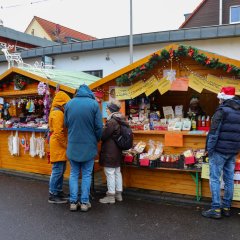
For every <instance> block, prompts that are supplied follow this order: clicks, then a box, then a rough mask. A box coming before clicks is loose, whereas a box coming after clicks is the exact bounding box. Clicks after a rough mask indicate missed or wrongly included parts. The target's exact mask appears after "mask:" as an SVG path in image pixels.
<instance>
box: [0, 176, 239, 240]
mask: <svg viewBox="0 0 240 240" xmlns="http://www.w3.org/2000/svg"><path fill="white" fill-rule="evenodd" d="M47 197H48V185H47V182H44V181H38V180H29V179H26V178H21V177H15V176H8V175H5V174H1V173H0V240H55V239H56V240H67V239H68V240H75V239H76V240H77V239H78V240H81V239H83V240H85V239H86V240H87V239H91V240H94V239H101V240H105V239H106V240H107V239H109V240H110V239H114V240H118V239H119V240H120V239H121V240H122V239H124V240H128V239H129V240H130V239H131V240H132V239H147V240H151V239H163V240H165V239H169V240H175V239H178V240H185V239H188V240H191V239H193V240H198V239H201V240H203V239H204V240H208V239H209V240H214V239H218V240H223V239H224V240H231V239H236V240H239V239H240V215H239V214H238V212H240V210H237V209H235V211H234V215H233V216H232V217H231V218H223V219H221V220H212V219H204V218H203V217H201V215H200V209H199V208H197V207H196V206H194V207H193V206H189V207H186V206H180V205H179V206H174V205H167V204H163V203H157V202H150V201H143V200H137V199H134V198H128V197H126V196H125V199H124V202H122V203H117V204H115V205H101V204H99V203H98V198H99V197H100V195H97V196H96V198H95V200H93V202H92V205H93V207H92V209H91V211H89V212H88V213H81V212H74V213H72V212H70V211H69V209H68V207H69V206H68V205H54V204H49V203H48V202H47Z"/></svg>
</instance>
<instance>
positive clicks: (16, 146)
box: [12, 131, 20, 156]
mask: <svg viewBox="0 0 240 240" xmlns="http://www.w3.org/2000/svg"><path fill="white" fill-rule="evenodd" d="M19 143H20V141H19V137H18V131H16V133H15V136H13V138H12V155H15V156H19Z"/></svg>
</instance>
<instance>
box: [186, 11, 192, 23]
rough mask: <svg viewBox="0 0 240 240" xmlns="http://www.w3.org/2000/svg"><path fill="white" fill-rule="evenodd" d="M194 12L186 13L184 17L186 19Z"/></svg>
mask: <svg viewBox="0 0 240 240" xmlns="http://www.w3.org/2000/svg"><path fill="white" fill-rule="evenodd" d="M191 14H192V13H185V14H184V17H185V21H186V20H187V19H188V18H189V17H190V16H191Z"/></svg>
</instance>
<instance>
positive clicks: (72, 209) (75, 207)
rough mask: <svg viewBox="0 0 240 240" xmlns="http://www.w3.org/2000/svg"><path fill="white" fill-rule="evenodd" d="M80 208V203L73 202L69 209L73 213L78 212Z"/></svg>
mask: <svg viewBox="0 0 240 240" xmlns="http://www.w3.org/2000/svg"><path fill="white" fill-rule="evenodd" d="M78 207H79V202H71V203H70V208H69V209H70V211H71V212H76V211H77V210H78Z"/></svg>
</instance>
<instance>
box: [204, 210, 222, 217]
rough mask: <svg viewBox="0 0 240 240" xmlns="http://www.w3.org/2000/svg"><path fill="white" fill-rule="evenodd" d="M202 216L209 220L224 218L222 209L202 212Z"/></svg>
mask: <svg viewBox="0 0 240 240" xmlns="http://www.w3.org/2000/svg"><path fill="white" fill-rule="evenodd" d="M202 216H203V217H207V218H215V219H219V218H221V217H222V214H221V210H220V209H209V210H206V211H202Z"/></svg>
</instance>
